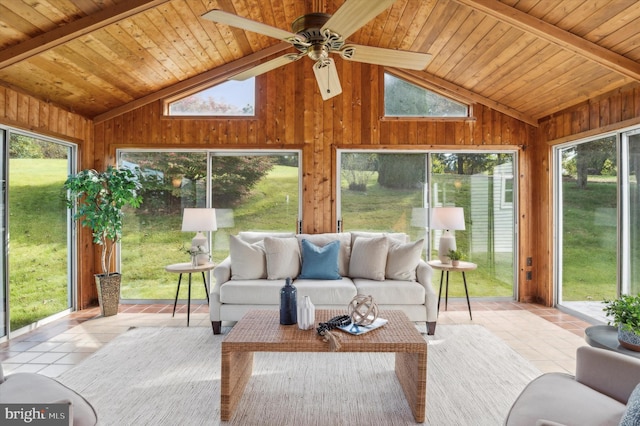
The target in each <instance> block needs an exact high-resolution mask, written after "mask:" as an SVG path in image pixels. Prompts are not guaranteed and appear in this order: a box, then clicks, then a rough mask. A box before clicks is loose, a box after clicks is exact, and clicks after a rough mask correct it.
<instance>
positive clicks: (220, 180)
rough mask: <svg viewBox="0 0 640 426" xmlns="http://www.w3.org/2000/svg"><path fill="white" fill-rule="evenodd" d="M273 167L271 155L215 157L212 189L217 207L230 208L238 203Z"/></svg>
mask: <svg viewBox="0 0 640 426" xmlns="http://www.w3.org/2000/svg"><path fill="white" fill-rule="evenodd" d="M272 168H273V159H272V158H271V157H265V156H219V157H214V159H213V164H212V172H211V191H212V193H213V202H214V204H215V207H218V208H229V207H233V206H234V205H236V204H237V203H238V202H240V200H242V198H243V197H245V196H246V195H248V194H249V192H250V191H251V189H252V188H253V187H254V186H255V185H256V184H257V183H258V182H259V181H260V180H261V179H262V178H263V177H264V176H265V175H266V174H267V173H269V171H270V170H271V169H272Z"/></svg>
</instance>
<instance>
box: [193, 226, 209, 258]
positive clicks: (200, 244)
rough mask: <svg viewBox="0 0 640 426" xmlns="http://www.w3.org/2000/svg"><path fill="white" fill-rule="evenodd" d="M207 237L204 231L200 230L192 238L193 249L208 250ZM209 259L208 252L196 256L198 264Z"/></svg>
mask: <svg viewBox="0 0 640 426" xmlns="http://www.w3.org/2000/svg"><path fill="white" fill-rule="evenodd" d="M206 248H207V237H205V236H204V234H203V233H202V232H198V233H197V234H196V236H195V237H193V239H192V240H191V251H200V250H206ZM208 261H209V255H208V254H207V253H201V254H199V255H197V256H196V263H197V264H198V265H204V264H205V263H207V262H208Z"/></svg>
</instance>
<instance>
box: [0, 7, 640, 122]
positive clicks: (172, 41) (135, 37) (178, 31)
mask: <svg viewBox="0 0 640 426" xmlns="http://www.w3.org/2000/svg"><path fill="white" fill-rule="evenodd" d="M348 1H350V2H351V1H355V2H359V1H360V2H362V5H363V7H367V4H368V3H369V4H370V2H373V1H375V0H348ZM343 3H344V0H304V1H302V0H37V1H36V0H0V84H4V85H7V86H9V87H13V88H16V89H18V90H20V91H22V92H25V93H27V94H31V95H33V96H35V97H37V98H40V99H43V100H45V101H48V102H52V103H54V104H56V105H60V106H63V107H65V108H67V109H70V110H72V111H75V112H77V113H79V114H81V115H83V116H85V117H88V118H91V119H95V120H96V121H100V120H101V119H104V118H105V117H108V116H109V114H113V113H114V111H115V112H118V111H123V110H126V109H127V108H129V109H131V108H134V107H135V106H137V105H140V104H142V103H144V102H146V101H148V100H150V99H153V98H154V96H156V97H157V96H169V95H174V94H175V93H178V92H180V91H182V90H186V89H189V88H192V87H193V86H194V85H197V84H201V83H203V82H206V81H208V80H215V79H218V80H220V79H221V78H227V77H229V76H231V75H233V74H235V73H238V72H240V71H243V70H246V69H247V68H249V67H251V66H253V65H256V64H258V63H261V62H263V61H264V60H266V59H268V58H271V57H273V55H275V54H277V53H281V54H282V53H286V52H295V49H293V48H292V47H290V45H289V44H287V43H284V42H282V41H280V40H278V39H274V38H270V37H267V36H264V35H260V34H256V33H253V32H249V31H243V30H240V29H237V28H231V27H228V26H225V25H222V24H215V23H213V22H210V21H208V20H205V19H202V18H201V15H202V14H204V13H205V12H207V11H209V10H212V9H222V10H224V11H227V12H231V13H234V14H237V15H239V16H242V17H245V18H249V19H252V20H256V21H259V22H262V23H265V24H268V25H271V26H274V27H278V28H281V29H284V30H287V31H291V23H292V22H293V21H294V20H295V19H296V18H297V17H299V16H300V15H304V14H306V13H310V12H325V13H329V14H331V13H333V12H335V11H336V10H337V9H338V8H339V7H340V6H341V5H342V4H343ZM348 40H349V41H350V42H353V43H357V44H362V45H367V46H377V47H383V48H390V49H401V50H407V51H413V52H423V53H429V54H431V55H433V59H432V60H431V62H430V63H429V64H428V66H427V67H426V69H425V70H424V71H408V72H406V76H407V77H409V78H414V79H416V80H419V81H422V82H424V85H425V86H426V87H429V88H432V89H435V90H438V91H440V92H442V93H445V94H450V95H453V96H455V97H456V98H458V99H461V100H467V101H469V102H479V103H483V104H485V105H487V106H489V107H491V108H494V109H496V110H498V111H501V112H504V113H506V114H509V115H511V116H513V117H516V118H518V119H520V120H522V121H525V122H528V123H531V124H535V123H537V121H538V120H539V119H540V118H542V117H544V116H547V115H549V114H552V113H554V112H556V111H559V110H561V109H564V108H567V107H569V106H572V105H575V104H578V103H580V102H583V101H585V100H587V99H589V98H593V97H596V96H598V95H599V94H602V93H605V92H609V91H611V90H614V89H616V88H619V87H622V86H625V85H627V84H630V83H635V82H638V81H639V80H640V2H638V1H635V0H555V1H551V0H501V1H498V0H397V1H396V2H395V3H394V4H393V5H392V6H391V7H390V8H388V9H387V10H385V11H384V12H382V13H381V14H380V15H378V16H377V17H375V18H374V19H372V20H371V21H369V22H368V24H366V25H365V26H363V27H362V28H360V29H359V30H358V31H356V32H355V33H353V34H352V35H351V36H350V37H349V38H348ZM303 60H308V59H303ZM341 60H342V59H341V58H340V57H339V56H338V57H336V62H337V61H341ZM311 66H312V62H311V61H309V67H311ZM270 72H275V73H277V72H278V69H275V70H273V71H270ZM318 96H319V95H318ZM327 102H330V100H329V101H327Z"/></svg>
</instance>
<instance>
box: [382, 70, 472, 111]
mask: <svg viewBox="0 0 640 426" xmlns="http://www.w3.org/2000/svg"><path fill="white" fill-rule="evenodd" d="M384 93H385V95H384V110H385V115H390V116H405V117H406V116H409V117H448V116H451V117H461V116H462V117H464V116H466V115H467V106H466V105H463V104H461V103H458V102H455V101H454V100H452V99H449V98H446V97H444V96H442V95H439V94H438V93H435V92H432V91H430V90H427V89H424V88H422V87H419V86H416V85H415V84H411V83H409V82H407V81H404V80H402V79H400V78H397V77H395V76H393V75H391V74H385V75H384Z"/></svg>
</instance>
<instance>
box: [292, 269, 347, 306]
mask: <svg viewBox="0 0 640 426" xmlns="http://www.w3.org/2000/svg"><path fill="white" fill-rule="evenodd" d="M293 285H294V286H295V287H296V289H297V293H298V301H300V300H302V299H304V296H309V299H311V303H313V304H314V305H315V306H316V308H318V306H320V305H340V306H344V308H345V309H346V308H347V305H348V304H349V302H350V301H351V299H353V298H354V297H355V296H356V287H355V286H354V285H353V281H351V279H350V278H347V277H342V278H341V279H339V280H305V279H299V278H298V279H297V280H295V281H294V282H293Z"/></svg>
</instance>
